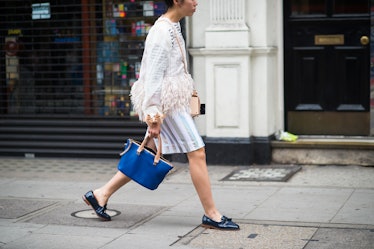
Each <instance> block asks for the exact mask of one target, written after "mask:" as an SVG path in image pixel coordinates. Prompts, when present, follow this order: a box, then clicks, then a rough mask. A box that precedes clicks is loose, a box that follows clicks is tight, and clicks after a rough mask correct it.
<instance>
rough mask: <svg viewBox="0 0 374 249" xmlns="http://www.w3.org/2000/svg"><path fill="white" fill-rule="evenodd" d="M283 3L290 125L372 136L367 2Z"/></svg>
mask: <svg viewBox="0 0 374 249" xmlns="http://www.w3.org/2000/svg"><path fill="white" fill-rule="evenodd" d="M284 4H285V6H284V9H285V20H284V31H285V42H284V44H285V47H284V49H285V64H284V68H285V106H286V128H287V130H289V131H290V132H293V133H296V134H309V135H313V134H316V135H347V134H349V135H368V134H369V127H370V119H369V111H370V106H369V104H370V93H369V92H370V81H369V76H370V71H369V70H370V59H369V55H370V50H369V44H368V43H367V42H368V38H367V37H369V35H370V16H369V1H368V0H340V1H338V0H318V1H317V0H315V1H305V0H288V1H287V0H286V1H284ZM356 112H360V113H359V114H357V113H356ZM305 121H306V122H307V123H306V122H305ZM334 127H339V129H334Z"/></svg>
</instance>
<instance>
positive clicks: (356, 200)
mask: <svg viewBox="0 0 374 249" xmlns="http://www.w3.org/2000/svg"><path fill="white" fill-rule="evenodd" d="M332 222H333V223H347V224H374V191H372V190H368V189H357V190H355V191H354V192H353V193H352V195H351V196H350V198H349V200H347V202H346V203H345V205H344V207H343V208H342V209H341V210H339V212H338V213H337V214H336V216H335V217H334V219H332Z"/></svg>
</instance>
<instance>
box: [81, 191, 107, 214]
mask: <svg viewBox="0 0 374 249" xmlns="http://www.w3.org/2000/svg"><path fill="white" fill-rule="evenodd" d="M82 198H83V201H84V202H85V203H86V204H87V205H89V206H91V207H92V209H93V210H94V211H95V213H96V215H97V216H98V217H99V218H100V219H102V220H104V221H110V220H111V217H110V215H109V214H107V213H106V212H105V211H106V205H105V206H104V207H102V206H100V205H99V203H98V202H97V200H96V198H95V196H94V194H93V192H92V190H90V191H88V192H87V193H86V194H85V195H84V196H83V197H82Z"/></svg>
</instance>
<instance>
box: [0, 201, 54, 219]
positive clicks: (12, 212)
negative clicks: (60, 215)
mask: <svg viewBox="0 0 374 249" xmlns="http://www.w3.org/2000/svg"><path fill="white" fill-rule="evenodd" d="M55 203H56V202H55V201H48V200H28V199H3V198H2V199H0V218H6V219H17V218H19V217H21V216H24V215H26V214H29V213H32V212H35V211H37V210H40V209H42V208H45V207H48V206H50V205H52V204H55Z"/></svg>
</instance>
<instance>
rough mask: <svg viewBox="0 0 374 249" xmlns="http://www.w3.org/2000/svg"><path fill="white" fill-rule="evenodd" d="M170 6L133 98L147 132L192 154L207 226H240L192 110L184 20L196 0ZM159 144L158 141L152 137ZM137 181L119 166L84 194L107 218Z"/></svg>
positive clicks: (170, 1) (169, 147) (170, 0)
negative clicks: (221, 202) (215, 181)
mask: <svg viewBox="0 0 374 249" xmlns="http://www.w3.org/2000/svg"><path fill="white" fill-rule="evenodd" d="M165 3H166V5H167V7H168V9H167V11H166V13H165V14H164V15H163V16H161V17H160V18H159V19H158V20H157V21H156V22H155V24H154V26H153V27H152V28H151V30H150V32H149V34H148V36H147V38H146V42H145V49H144V54H143V58H142V63H141V69H140V77H139V80H138V81H137V82H136V83H135V84H134V86H133V87H132V90H131V94H132V97H131V100H132V103H133V105H134V109H135V111H136V112H137V113H138V114H139V118H140V119H141V120H142V121H145V122H146V123H147V125H148V129H147V133H146V136H150V137H151V138H154V139H156V138H157V137H158V136H161V138H162V152H163V154H173V153H186V154H187V158H188V163H189V169H190V175H191V179H192V182H193V185H194V187H195V189H196V192H197V194H198V196H199V198H200V201H201V204H202V206H203V209H204V215H203V218H202V226H205V227H208V228H215V229H223V230H238V229H239V226H238V225H237V224H236V223H234V222H233V221H232V220H231V219H230V218H227V217H226V216H224V215H222V214H221V213H220V212H219V211H218V209H217V208H216V205H215V203H214V200H213V195H212V190H211V184H210V180H209V175H208V169H207V164H206V155H205V144H204V142H203V140H202V138H201V136H200V135H199V134H198V131H197V128H196V125H195V123H194V121H193V119H192V117H191V115H190V113H189V112H190V110H189V100H190V97H191V95H192V91H193V87H194V86H193V84H194V83H193V80H192V78H191V76H190V75H189V74H188V71H187V64H186V60H185V58H186V50H185V46H184V39H183V36H182V33H181V28H180V23H179V21H180V20H181V19H182V18H184V17H186V16H192V15H193V14H194V12H195V10H196V7H197V1H196V0H165ZM151 141H152V144H150V147H154V146H155V143H154V141H153V139H151ZM129 181H131V179H130V178H129V177H127V176H126V175H124V174H123V173H122V172H121V171H118V172H117V173H116V174H115V175H114V176H113V178H112V179H111V180H109V182H107V183H106V184H105V185H104V186H102V187H100V188H98V189H96V190H94V191H89V192H87V193H86V194H85V195H84V196H83V199H84V201H85V202H86V203H87V204H88V205H90V206H91V207H92V208H93V209H94V210H95V212H96V214H97V215H98V216H99V217H100V218H101V219H103V220H107V221H108V220H110V219H111V217H110V216H109V215H108V214H107V213H106V205H107V202H108V200H109V197H110V196H111V195H112V194H113V193H115V192H116V191H117V190H118V189H119V188H121V187H122V186H124V185H125V184H126V183H128V182H129Z"/></svg>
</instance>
